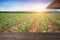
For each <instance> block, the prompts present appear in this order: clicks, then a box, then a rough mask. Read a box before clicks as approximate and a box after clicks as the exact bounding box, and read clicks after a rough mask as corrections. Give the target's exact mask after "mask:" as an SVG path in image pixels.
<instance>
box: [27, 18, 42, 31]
mask: <svg viewBox="0 0 60 40" xmlns="http://www.w3.org/2000/svg"><path fill="white" fill-rule="evenodd" d="M41 30H42V28H41V24H40V17H38V18H37V20H36V22H35V23H34V24H32V25H31V26H29V27H28V29H27V31H28V32H41Z"/></svg>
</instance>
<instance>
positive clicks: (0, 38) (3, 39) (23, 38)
mask: <svg viewBox="0 0 60 40" xmlns="http://www.w3.org/2000/svg"><path fill="white" fill-rule="evenodd" d="M0 40H60V33H0Z"/></svg>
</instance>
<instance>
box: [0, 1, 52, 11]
mask: <svg viewBox="0 0 60 40" xmlns="http://www.w3.org/2000/svg"><path fill="white" fill-rule="evenodd" d="M51 2H52V0H0V11H45V10H46V9H47V8H46V7H47V6H48V5H49V4H50V3H51Z"/></svg>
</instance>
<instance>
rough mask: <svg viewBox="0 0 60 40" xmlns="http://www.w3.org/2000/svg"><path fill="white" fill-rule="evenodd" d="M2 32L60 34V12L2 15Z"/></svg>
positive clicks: (0, 24)
mask: <svg viewBox="0 0 60 40" xmlns="http://www.w3.org/2000/svg"><path fill="white" fill-rule="evenodd" d="M0 32H8V33H11V32H60V12H40V13H39V12H36V13H0Z"/></svg>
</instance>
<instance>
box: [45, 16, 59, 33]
mask: <svg viewBox="0 0 60 40" xmlns="http://www.w3.org/2000/svg"><path fill="white" fill-rule="evenodd" d="M45 20H46V22H47V23H48V24H49V27H50V28H49V29H51V30H52V31H53V32H60V31H59V29H58V27H57V26H56V24H55V23H54V22H53V21H51V20H49V19H48V18H47V17H45Z"/></svg>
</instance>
